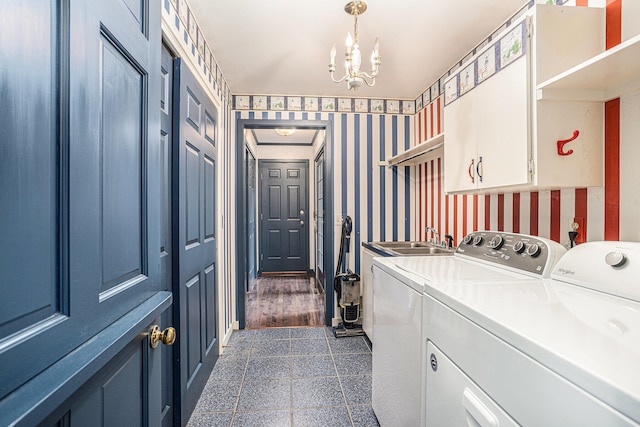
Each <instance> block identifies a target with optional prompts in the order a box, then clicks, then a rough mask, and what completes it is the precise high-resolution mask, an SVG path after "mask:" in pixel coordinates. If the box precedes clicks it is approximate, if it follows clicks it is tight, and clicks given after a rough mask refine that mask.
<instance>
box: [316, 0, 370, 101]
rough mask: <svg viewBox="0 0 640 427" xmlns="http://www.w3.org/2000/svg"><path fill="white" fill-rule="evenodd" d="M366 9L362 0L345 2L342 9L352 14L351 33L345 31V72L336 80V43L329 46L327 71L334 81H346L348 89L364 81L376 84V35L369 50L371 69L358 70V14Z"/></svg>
mask: <svg viewBox="0 0 640 427" xmlns="http://www.w3.org/2000/svg"><path fill="white" fill-rule="evenodd" d="M366 10H367V4H366V3H365V2H364V1H362V0H354V1H351V2H349V3H347V4H346V5H345V7H344V11H345V12H347V13H348V14H349V15H353V35H354V37H351V33H347V42H346V44H347V52H346V53H345V55H344V56H345V60H344V66H345V68H346V74H345V75H344V76H342V78H340V79H339V80H336V79H335V77H334V76H333V73H334V72H335V71H336V45H335V44H334V45H333V47H332V48H331V63H330V64H329V73H331V80H333V82H334V83H341V82H343V81H345V80H346V81H347V87H348V88H349V89H354V90H357V89H358V88H359V87H360V86H362V83H363V82H364V83H365V84H366V85H367V86H373V85H375V84H376V76H377V75H378V67H379V66H380V40H379V39H378V38H377V37H376V42H375V45H374V47H373V52H371V71H370V72H369V73H367V72H365V71H362V70H360V66H361V65H362V54H361V53H360V42H359V40H358V16H360V15H361V14H363V13H364V12H365V11H366Z"/></svg>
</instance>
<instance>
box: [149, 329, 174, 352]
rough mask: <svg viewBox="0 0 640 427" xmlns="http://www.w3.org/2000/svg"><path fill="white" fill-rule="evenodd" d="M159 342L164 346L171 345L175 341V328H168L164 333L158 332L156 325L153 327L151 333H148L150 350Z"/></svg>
mask: <svg viewBox="0 0 640 427" xmlns="http://www.w3.org/2000/svg"><path fill="white" fill-rule="evenodd" d="M160 341H162V342H163V343H164V344H166V345H172V344H173V343H174V342H175V341H176V330H175V328H172V327H168V328H166V329H165V330H164V331H162V332H160V327H158V325H153V326H152V327H151V332H149V345H150V346H151V348H156V347H157V346H158V344H159V343H160Z"/></svg>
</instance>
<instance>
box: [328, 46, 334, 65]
mask: <svg viewBox="0 0 640 427" xmlns="http://www.w3.org/2000/svg"><path fill="white" fill-rule="evenodd" d="M329 55H330V57H331V62H330V63H329V64H330V65H335V64H336V44H335V43H334V44H333V47H332V48H331V52H330V54H329Z"/></svg>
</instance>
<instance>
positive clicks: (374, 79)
mask: <svg viewBox="0 0 640 427" xmlns="http://www.w3.org/2000/svg"><path fill="white" fill-rule="evenodd" d="M362 81H363V82H365V84H366V85H367V86H369V87H374V86H375V85H376V78H375V77H372V78H371V83H369V81H368V80H367V79H364V78H363V79H362Z"/></svg>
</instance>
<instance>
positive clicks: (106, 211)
mask: <svg viewBox="0 0 640 427" xmlns="http://www.w3.org/2000/svg"><path fill="white" fill-rule="evenodd" d="M101 47H102V55H101V59H102V61H101V62H102V69H101V73H100V74H101V76H102V80H101V82H100V84H101V85H102V88H103V90H102V92H103V95H102V108H101V119H100V121H101V123H102V124H103V130H102V134H101V136H100V140H101V141H100V152H101V153H102V159H101V165H100V170H101V176H100V182H101V190H102V191H101V192H102V200H100V216H101V218H102V227H101V239H100V241H101V242H102V248H101V257H102V283H101V288H100V291H101V293H103V292H106V291H108V290H109V289H112V288H117V287H119V286H123V285H127V284H128V283H127V282H128V281H129V280H131V279H134V278H136V279H138V280H139V279H142V277H138V276H140V275H145V276H146V274H145V273H146V271H144V267H143V265H142V261H143V252H144V248H143V247H142V244H143V238H144V236H145V235H146V221H145V219H144V218H143V216H142V215H143V209H144V206H143V205H144V200H145V199H144V198H143V197H142V196H143V194H144V189H143V183H144V175H143V158H145V156H146V141H145V137H144V133H143V132H142V128H143V125H144V122H145V120H144V108H145V104H144V102H143V99H142V95H143V93H144V85H145V79H144V76H143V75H142V74H141V70H139V69H138V68H137V67H136V66H135V65H134V64H133V63H132V58H127V57H126V56H124V55H123V54H122V53H120V52H119V51H118V50H117V49H116V47H115V46H114V45H113V43H112V41H111V40H109V39H106V38H105V37H103V38H102V43H101ZM116 124H117V126H116Z"/></svg>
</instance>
